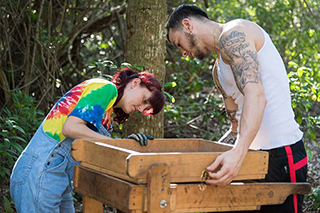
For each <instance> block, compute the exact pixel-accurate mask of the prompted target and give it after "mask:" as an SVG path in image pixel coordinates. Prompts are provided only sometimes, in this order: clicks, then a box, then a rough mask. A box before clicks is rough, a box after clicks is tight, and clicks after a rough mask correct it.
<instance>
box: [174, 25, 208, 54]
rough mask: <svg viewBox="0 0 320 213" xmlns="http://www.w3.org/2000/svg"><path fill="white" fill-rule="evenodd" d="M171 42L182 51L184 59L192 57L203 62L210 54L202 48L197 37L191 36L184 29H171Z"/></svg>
mask: <svg viewBox="0 0 320 213" xmlns="http://www.w3.org/2000/svg"><path fill="white" fill-rule="evenodd" d="M169 41H170V42H171V43H172V44H173V45H174V46H175V47H177V48H178V49H179V50H180V51H181V54H182V57H187V56H192V57H195V58H197V59H199V60H202V59H203V58H204V57H205V56H206V54H207V52H208V51H206V50H205V48H204V47H201V44H200V41H199V40H198V39H197V37H196V35H194V34H190V33H189V32H187V31H186V30H185V29H184V28H182V29H178V30H173V29H170V30H169Z"/></svg>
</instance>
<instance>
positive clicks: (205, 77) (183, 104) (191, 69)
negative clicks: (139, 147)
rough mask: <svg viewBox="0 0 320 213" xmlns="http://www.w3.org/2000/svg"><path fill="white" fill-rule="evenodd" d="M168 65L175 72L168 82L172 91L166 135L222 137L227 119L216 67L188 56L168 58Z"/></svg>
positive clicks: (167, 86)
mask: <svg viewBox="0 0 320 213" xmlns="http://www.w3.org/2000/svg"><path fill="white" fill-rule="evenodd" d="M206 60H211V59H210V58H209V59H206ZM167 68H168V70H170V71H171V72H172V73H171V75H170V78H169V79H168V80H167V81H168V83H166V84H165V85H164V87H165V90H166V91H167V92H168V93H170V94H171V95H170V94H167V95H168V97H169V100H170V101H167V102H166V105H165V108H164V112H165V122H166V123H165V137H182V138H183V137H184V138H185V137H197V138H205V139H209V140H217V139H219V138H220V137H221V134H222V133H223V132H224V130H223V129H224V128H225V127H226V126H227V121H226V118H225V116H224V115H222V114H223V106H222V101H221V99H220V98H218V96H216V95H214V93H213V89H212V88H213V86H214V84H213V80H212V77H211V74H210V72H211V70H210V69H211V68H212V66H210V65H208V64H205V63H204V64H202V63H200V61H199V60H197V59H192V58H189V57H187V58H180V60H179V61H173V62H172V61H167Z"/></svg>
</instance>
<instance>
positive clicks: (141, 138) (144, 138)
mask: <svg viewBox="0 0 320 213" xmlns="http://www.w3.org/2000/svg"><path fill="white" fill-rule="evenodd" d="M125 139H133V140H135V141H137V142H139V143H140V145H141V146H147V145H148V139H149V140H153V139H154V138H153V137H152V136H150V135H145V134H142V133H135V134H131V135H129V136H127V137H126V138H125Z"/></svg>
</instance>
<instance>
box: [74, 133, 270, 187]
mask: <svg viewBox="0 0 320 213" xmlns="http://www.w3.org/2000/svg"><path fill="white" fill-rule="evenodd" d="M231 147H232V146H227V145H222V144H219V143H215V142H212V141H206V140H202V139H156V140H154V141H152V142H150V144H149V145H148V146H146V147H141V146H140V145H139V144H138V143H137V142H135V141H133V140H121V139H120V140H105V141H99V142H97V141H88V140H77V141H75V142H74V143H73V146H72V149H73V151H72V155H73V157H74V158H75V160H77V161H81V164H82V165H83V166H85V167H88V168H91V169H94V170H97V171H100V172H102V173H104V174H109V175H112V176H116V177H119V178H121V179H123V180H127V181H130V182H133V183H147V170H148V168H149V167H150V166H151V165H152V164H155V163H166V164H167V165H168V166H169V167H170V172H171V180H172V182H199V181H201V179H200V176H201V173H202V171H204V170H205V169H206V167H207V166H209V165H210V164H212V162H213V161H214V160H215V159H216V157H217V156H219V155H220V154H222V152H224V151H227V150H229V149H231ZM191 168H192V169H191ZM267 170H268V153H267V152H261V151H249V152H248V154H247V156H246V159H245V160H244V162H243V165H242V167H241V169H240V171H239V174H238V177H237V178H236V180H253V179H263V178H264V177H265V174H266V173H267Z"/></svg>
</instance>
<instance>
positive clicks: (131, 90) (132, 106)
mask: <svg viewBox="0 0 320 213" xmlns="http://www.w3.org/2000/svg"><path fill="white" fill-rule="evenodd" d="M140 84H141V80H140V79H139V78H135V79H133V80H132V81H130V82H129V83H128V84H127V85H126V87H125V89H124V93H123V96H122V98H121V99H120V101H119V102H118V104H117V105H116V106H115V107H120V108H122V110H123V111H124V112H125V113H127V114H131V113H133V112H138V111H139V112H141V113H143V112H146V111H147V110H149V109H150V108H151V104H150V103H149V102H148V100H149V98H150V97H151V96H152V93H151V92H150V91H149V90H148V88H146V87H144V86H141V85H140Z"/></svg>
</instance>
